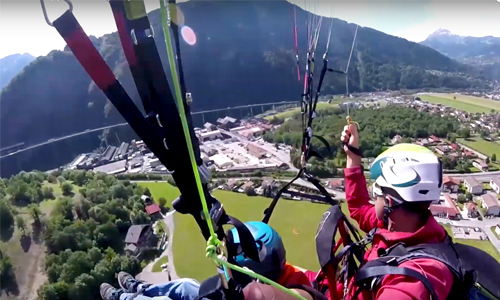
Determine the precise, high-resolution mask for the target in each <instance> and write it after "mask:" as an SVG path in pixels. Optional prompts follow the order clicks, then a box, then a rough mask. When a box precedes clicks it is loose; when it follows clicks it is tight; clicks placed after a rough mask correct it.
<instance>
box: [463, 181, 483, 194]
mask: <svg viewBox="0 0 500 300" xmlns="http://www.w3.org/2000/svg"><path fill="white" fill-rule="evenodd" d="M464 185H465V187H466V188H467V191H468V192H469V193H471V194H474V195H478V194H481V193H482V192H483V184H482V183H481V182H479V181H477V180H476V179H475V178H473V177H469V178H466V179H465V180H464Z"/></svg>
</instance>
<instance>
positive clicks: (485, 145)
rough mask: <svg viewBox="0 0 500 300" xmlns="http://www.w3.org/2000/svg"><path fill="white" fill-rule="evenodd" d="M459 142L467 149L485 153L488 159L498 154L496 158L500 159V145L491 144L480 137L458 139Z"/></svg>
mask: <svg viewBox="0 0 500 300" xmlns="http://www.w3.org/2000/svg"><path fill="white" fill-rule="evenodd" d="M457 141H458V142H459V143H461V144H463V145H465V146H467V147H470V148H472V149H474V150H476V151H478V152H481V153H483V154H484V155H487V156H488V157H491V156H492V155H493V154H496V156H497V157H499V158H500V145H499V144H498V143H495V142H490V141H487V140H484V139H482V138H480V137H471V138H468V139H457Z"/></svg>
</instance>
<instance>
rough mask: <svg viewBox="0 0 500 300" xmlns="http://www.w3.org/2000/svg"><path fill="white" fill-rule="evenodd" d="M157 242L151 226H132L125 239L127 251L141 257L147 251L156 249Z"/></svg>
mask: <svg viewBox="0 0 500 300" xmlns="http://www.w3.org/2000/svg"><path fill="white" fill-rule="evenodd" d="M157 242H158V239H157V238H156V236H155V235H154V234H153V226H151V224H142V225H132V226H130V228H129V229H128V232H127V236H126V237H125V251H126V252H129V253H131V254H132V255H135V256H139V255H140V254H142V253H143V251H145V250H148V249H154V248H156V244H157Z"/></svg>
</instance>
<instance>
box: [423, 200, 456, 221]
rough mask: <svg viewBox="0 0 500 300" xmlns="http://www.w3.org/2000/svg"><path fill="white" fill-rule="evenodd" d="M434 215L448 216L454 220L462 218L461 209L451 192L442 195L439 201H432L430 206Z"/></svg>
mask: <svg viewBox="0 0 500 300" xmlns="http://www.w3.org/2000/svg"><path fill="white" fill-rule="evenodd" d="M429 209H430V211H431V213H432V215H434V216H436V217H440V218H448V219H452V220H456V219H460V217H461V215H460V211H459V210H458V208H457V206H456V205H455V203H453V200H451V197H450V195H449V194H444V195H442V196H441V197H440V198H439V200H438V201H434V202H432V204H431V206H430V208H429Z"/></svg>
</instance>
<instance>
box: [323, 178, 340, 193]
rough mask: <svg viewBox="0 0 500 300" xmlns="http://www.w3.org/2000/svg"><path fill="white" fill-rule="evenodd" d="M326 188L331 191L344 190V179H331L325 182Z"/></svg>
mask: <svg viewBox="0 0 500 300" xmlns="http://www.w3.org/2000/svg"><path fill="white" fill-rule="evenodd" d="M326 187H328V188H330V189H332V190H339V191H343V190H344V189H345V186H344V179H333V180H330V181H327V183H326Z"/></svg>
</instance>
